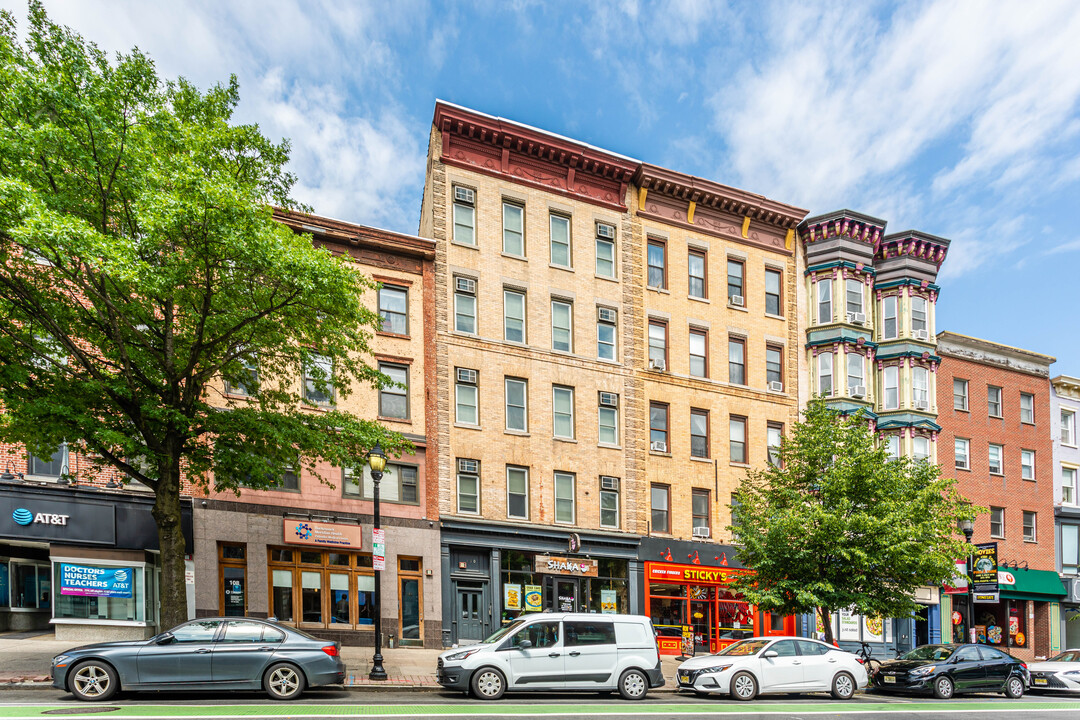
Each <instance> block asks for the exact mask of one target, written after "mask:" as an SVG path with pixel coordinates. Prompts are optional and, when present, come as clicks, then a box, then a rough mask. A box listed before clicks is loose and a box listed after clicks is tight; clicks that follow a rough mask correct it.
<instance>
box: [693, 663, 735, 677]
mask: <svg viewBox="0 0 1080 720" xmlns="http://www.w3.org/2000/svg"><path fill="white" fill-rule="evenodd" d="M730 667H731V663H728V664H727V665H713V666H712V667H707V668H702V669H701V670H698V674H699V675H706V674H708V673H721V672H724V671H725V670H727V669H728V668H730Z"/></svg>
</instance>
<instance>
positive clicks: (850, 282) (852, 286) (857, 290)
mask: <svg viewBox="0 0 1080 720" xmlns="http://www.w3.org/2000/svg"><path fill="white" fill-rule="evenodd" d="M844 287H845V288H846V291H847V294H846V296H847V312H848V314H851V313H861V312H862V311H863V284H862V283H861V282H860V281H859V280H856V279H854V278H848V279H847V280H846V281H845V283H844Z"/></svg>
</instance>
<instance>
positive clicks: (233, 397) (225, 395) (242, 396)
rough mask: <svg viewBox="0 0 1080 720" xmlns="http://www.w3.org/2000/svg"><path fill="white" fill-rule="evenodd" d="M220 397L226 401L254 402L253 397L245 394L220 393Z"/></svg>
mask: <svg viewBox="0 0 1080 720" xmlns="http://www.w3.org/2000/svg"><path fill="white" fill-rule="evenodd" d="M221 396H222V397H223V398H225V399H226V400H254V399H255V396H254V395H248V394H246V393H236V392H228V391H225V392H223V393H221Z"/></svg>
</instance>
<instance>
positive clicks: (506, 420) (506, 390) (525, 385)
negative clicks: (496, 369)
mask: <svg viewBox="0 0 1080 720" xmlns="http://www.w3.org/2000/svg"><path fill="white" fill-rule="evenodd" d="M511 384H514V385H517V384H520V385H521V398H522V405H520V406H519V405H511V404H510V385H511ZM517 407H520V408H521V410H522V417H523V418H524V419H525V427H521V428H516V427H510V408H517ZM503 428H504V429H505V430H507V431H509V432H517V433H527V432H529V381H528V380H525V379H524V378H515V377H504V378H503Z"/></svg>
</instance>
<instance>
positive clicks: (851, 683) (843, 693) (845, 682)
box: [832, 672, 855, 700]
mask: <svg viewBox="0 0 1080 720" xmlns="http://www.w3.org/2000/svg"><path fill="white" fill-rule="evenodd" d="M832 696H833V697H834V698H836V699H837V700H850V699H851V698H853V697H855V678H853V677H851V675H849V674H848V673H846V672H842V673H836V677H834V678H833V681H832Z"/></svg>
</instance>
